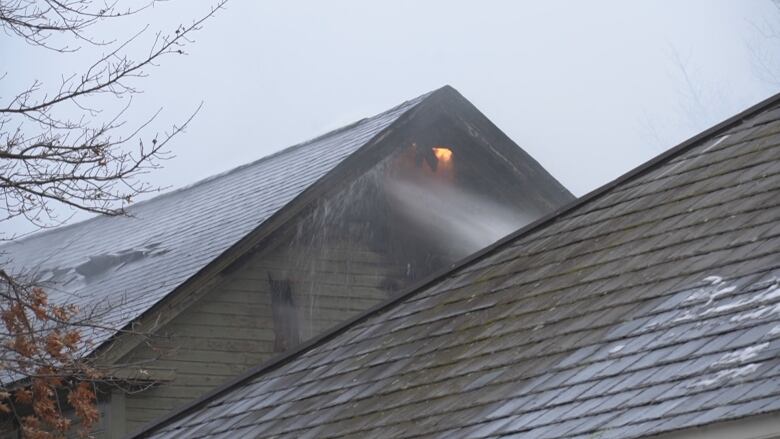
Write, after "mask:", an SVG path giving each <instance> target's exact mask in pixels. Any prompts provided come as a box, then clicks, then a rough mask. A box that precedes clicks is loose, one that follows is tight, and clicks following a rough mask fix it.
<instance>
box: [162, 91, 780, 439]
mask: <svg viewBox="0 0 780 439" xmlns="http://www.w3.org/2000/svg"><path fill="white" fill-rule="evenodd" d="M772 102H775V103H777V102H778V99H774V100H773V101H772ZM773 105H775V106H773V107H771V108H764V109H763V111H761V112H759V113H758V114H757V115H756V113H753V116H752V117H751V118H750V119H748V120H746V121H743V122H741V123H737V124H736V125H735V124H734V123H730V124H729V125H727V126H726V127H725V128H723V129H722V130H720V131H717V132H716V134H713V135H711V136H707V137H705V138H704V139H703V140H700V141H698V142H694V143H692V144H691V146H690V147H688V146H686V147H684V148H680V150H679V153H676V154H674V155H671V156H668V157H667V158H665V159H663V160H661V161H659V162H658V163H656V164H654V165H652V166H650V167H649V168H646V169H644V170H643V171H642V172H638V173H636V174H634V176H633V177H630V178H628V179H625V180H622V181H621V182H620V183H619V184H617V185H614V186H608V187H607V188H606V189H605V190H604V191H603V192H600V193H599V195H597V196H594V197H592V198H589V199H588V201H587V202H583V203H579V204H577V205H576V206H575V207H574V208H572V209H569V210H567V211H565V212H564V213H562V214H560V215H559V216H557V217H554V218H553V219H551V220H548V221H546V222H544V223H542V224H541V225H539V226H536V227H530V228H528V229H527V230H525V231H523V232H521V233H518V234H517V235H516V236H515V237H514V238H512V239H511V240H509V241H507V242H505V243H504V244H502V245H499V246H497V247H496V248H495V249H494V250H493V251H490V252H488V253H486V255H485V256H483V257H481V258H479V259H477V260H475V261H474V262H472V263H470V264H466V265H464V266H463V267H461V268H460V269H458V270H456V271H453V272H451V273H449V274H448V275H447V276H445V277H443V278H441V280H440V281H437V282H434V283H432V284H430V285H429V286H427V287H425V288H423V289H421V290H419V291H416V292H415V293H412V294H409V295H407V296H405V297H404V298H403V299H402V300H400V301H398V302H396V303H394V304H393V305H392V306H389V307H387V308H385V309H384V310H383V311H381V312H374V313H369V314H367V316H366V317H365V318H363V319H359V320H357V321H356V322H354V323H353V324H351V325H349V326H347V327H346V328H344V329H342V330H340V331H337V332H334V334H333V335H332V336H330V337H325V338H323V339H322V340H321V341H320V342H319V343H315V344H314V345H313V346H310V347H309V348H308V349H305V350H302V351H301V352H299V353H298V354H297V355H295V356H293V357H290V358H288V359H287V360H286V361H281V362H278V363H276V364H275V365H274V366H272V367H266V368H263V369H260V371H262V372H263V373H255V374H254V375H253V376H249V377H248V378H247V379H245V380H243V381H240V382H239V383H238V384H234V385H232V386H230V387H227V388H226V389H223V390H222V391H221V392H218V393H217V394H216V396H212V397H210V398H209V399H206V400H205V401H204V402H201V403H200V404H198V405H195V406H194V407H191V408H190V409H189V410H187V411H184V412H183V413H181V414H180V415H179V416H177V417H175V418H173V419H172V420H169V422H168V423H167V424H166V423H165V422H163V423H160V424H158V426H157V427H156V429H152V430H151V431H152V433H151V436H153V437H156V438H173V437H177V438H178V437H187V438H199V437H225V438H228V437H259V438H262V437H277V438H314V437H317V438H330V437H338V438H361V437H440V438H449V437H472V438H484V437H497V436H511V437H513V438H529V439H530V438H533V439H543V438H583V439H584V438H595V437H597V438H600V439H608V438H634V437H641V436H646V435H650V434H654V433H658V432H664V431H670V430H677V429H681V428H685V427H691V426H697V425H703V424H708V423H711V422H714V421H718V420H726V419H734V418H740V417H744V416H748V415H755V414H759V413H763V412H770V411H776V410H780V285H779V283H780V106H777V105H776V104H773Z"/></svg>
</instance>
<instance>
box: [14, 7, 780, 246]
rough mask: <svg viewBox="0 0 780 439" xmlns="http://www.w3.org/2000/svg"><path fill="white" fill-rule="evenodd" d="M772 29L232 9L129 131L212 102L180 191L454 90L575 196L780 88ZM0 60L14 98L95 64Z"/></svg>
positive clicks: (150, 87)
mask: <svg viewBox="0 0 780 439" xmlns="http://www.w3.org/2000/svg"><path fill="white" fill-rule="evenodd" d="M208 5H209V2H207V1H201V0H199V1H193V0H187V1H184V0H178V1H170V2H165V3H163V4H160V5H158V6H156V7H155V8H154V9H153V10H151V11H147V12H146V13H144V14H142V15H141V16H137V17H134V18H132V19H128V20H127V21H126V22H123V23H121V24H118V25H115V24H112V25H111V27H110V28H107V29H102V30H96V31H100V32H107V33H109V34H111V35H112V36H113V35H114V34H116V35H117V36H118V37H120V38H121V36H122V35H127V34H128V33H129V32H130V31H133V30H137V29H138V28H139V27H141V25H143V24H144V23H147V22H149V23H151V27H150V31H149V32H148V34H147V35H146V36H145V37H144V38H150V37H151V36H152V35H153V33H152V31H154V30H156V29H161V30H170V29H172V28H175V26H176V25H177V24H179V23H185V24H186V23H188V22H190V21H191V20H192V19H193V18H196V17H197V16H199V15H201V14H203V13H204V12H205V11H206V10H207V9H208ZM773 25H774V26H777V27H778V28H780V13H778V9H777V8H776V7H775V6H774V5H773V4H772V2H771V1H769V0H732V1H725V0H701V1H671V0H669V1H630V2H629V1H625V0H619V1H588V2H583V1H574V0H572V1H549V0H544V1H534V2H531V1H503V2H502V1H482V2H476V1H470V2H466V1H453V0H446V1H424V2H423V1H392V2H369V1H336V0H329V1H327V2H323V1H310V2H293V1H284V2H281V1H263V2H249V1H243V2H240V1H236V0H231V1H230V2H229V4H228V8H227V9H226V10H224V11H222V12H220V13H219V14H217V16H215V17H214V18H213V19H211V20H210V21H209V22H207V23H206V26H205V28H204V29H203V30H202V31H201V32H199V33H197V34H196V35H195V39H196V42H195V43H194V44H193V45H191V46H190V47H189V48H188V51H189V55H188V56H184V57H175V58H168V59H166V60H164V61H163V62H162V64H161V65H160V66H159V67H158V68H155V69H152V70H150V71H149V72H148V73H149V77H148V78H145V79H143V80H142V81H139V82H137V83H135V84H136V85H137V86H138V87H139V88H141V89H143V90H144V91H145V93H144V94H143V95H141V96H138V97H137V98H136V99H135V100H134V104H133V106H132V111H131V113H130V115H129V119H130V121H131V122H138V121H141V120H142V119H143V118H144V117H146V116H149V115H150V114H151V113H153V112H154V110H155V109H156V108H158V107H163V109H164V111H163V113H162V115H161V118H160V119H159V120H158V122H160V124H162V123H163V122H165V123H168V124H170V123H173V122H176V121H178V120H182V119H184V118H186V116H187V114H188V113H189V112H191V111H192V110H194V109H195V108H196V107H197V105H198V104H199V103H200V102H201V101H202V102H203V103H204V106H203V108H202V111H201V112H200V113H199V114H198V115H197V118H196V120H195V121H194V122H193V124H192V125H191V127H190V128H189V130H188V131H187V132H186V133H185V134H183V135H181V136H180V137H178V138H177V139H176V141H175V142H174V143H173V145H172V150H173V152H174V154H175V155H176V157H175V158H174V159H172V160H170V161H168V162H166V163H165V168H164V169H162V170H160V171H157V172H156V173H154V174H151V175H149V176H148V180H149V181H150V182H152V183H153V184H157V185H161V186H171V187H174V188H175V187H181V186H183V185H186V184H189V183H192V182H194V181H197V180H199V179H201V178H204V177H207V176H209V175H212V174H215V173H218V172H222V171H225V170H228V169H230V168H232V167H235V166H237V165H240V164H243V163H246V162H249V161H252V160H255V159H257V158H259V157H262V156H264V155H267V154H269V153H272V152H274V151H277V150H279V149H281V148H284V147H286V146H289V145H292V144H295V143H298V142H300V141H303V140H306V139H308V138H311V137H314V136H316V135H318V134H321V133H323V132H325V131H328V130H330V129H333V128H337V127H339V126H341V125H344V124H347V123H350V122H352V121H354V120H357V119H359V118H361V117H364V116H369V115H372V114H375V113H378V112H381V111H383V110H385V109H387V108H389V107H392V106H394V105H396V104H398V103H400V102H402V101H404V100H406V99H409V98H412V97H415V96H417V95H419V94H422V93H425V92H427V91H430V90H432V89H435V88H438V87H440V86H442V85H445V84H450V85H452V86H453V87H455V88H456V89H457V90H459V91H460V92H461V93H462V94H463V95H464V96H465V97H466V98H467V99H469V100H470V101H471V102H472V103H474V105H476V106H477V107H478V108H479V109H480V110H481V111H482V112H483V113H485V114H486V115H487V116H488V117H489V118H490V119H491V120H492V121H493V122H494V123H495V124H496V125H498V126H499V127H500V128H501V129H502V130H504V131H505V132H506V133H507V134H508V135H509V137H511V138H512V139H514V140H515V142H517V143H518V144H519V145H520V146H521V147H522V148H524V149H525V150H526V151H527V152H528V153H530V154H531V155H532V156H533V157H535V158H536V159H537V160H538V161H539V162H540V163H541V164H542V165H543V166H544V167H545V168H546V169H547V170H548V171H549V172H550V173H552V174H553V175H554V176H555V177H556V178H558V180H559V181H561V182H562V183H563V184H564V185H565V186H566V187H567V188H569V189H570V190H571V191H572V192H573V193H574V194H575V195H578V196H579V195H582V194H584V193H586V192H588V191H590V190H592V189H594V188H596V187H598V186H601V185H603V184H605V183H607V182H608V181H610V180H612V179H614V178H616V177H617V176H619V175H620V174H623V173H625V172H627V171H628V170H630V169H631V168H634V167H636V166H637V165H639V164H641V163H642V162H644V161H646V160H648V159H650V158H652V157H653V156H655V155H657V154H659V153H661V152H662V151H664V150H666V149H668V148H670V147H673V146H674V145H675V144H677V143H679V142H681V141H682V140H684V139H685V138H687V137H690V136H692V135H694V134H696V133H697V132H699V131H701V130H703V129H705V128H707V127H708V126H710V125H713V124H715V123H717V122H719V121H720V120H722V119H724V118H726V117H729V116H731V115H733V114H735V113H737V112H738V111H741V110H742V109H744V108H746V107H748V106H750V105H752V104H754V103H757V102H758V101H760V100H761V99H764V98H766V97H768V96H770V95H772V94H774V93H776V92H778V91H780V85H778V84H779V83H778V82H777V81H776V78H773V77H772V75H771V74H767V72H766V71H764V70H763V68H762V66H763V65H764V64H765V63H763V62H764V61H767V62H769V63H770V65H771V63H773V62H777V60H778V58H780V41H778V40H775V39H772V38H769V37H767V36H765V35H764V33H763V32H762V30H766V29H767V27H768V26H773ZM146 42H148V40H144V39H141V40H139V42H138V44H137V46H138V47H139V48H145V47H146ZM0 51H1V52H0V54H1V56H0V60H2V61H0V73H2V72H6V73H7V75H6V77H5V78H4V79H3V80H1V81H0V96H1V97H2V98H8V97H9V96H10V95H11V94H13V92H14V91H17V90H19V89H21V88H22V87H23V86H24V85H28V84H29V82H30V81H31V80H32V79H33V78H41V79H43V80H44V81H55V80H56V78H58V77H59V75H60V74H63V73H76V72H79V71H80V70H81V69H82V68H83V61H85V60H87V59H89V57H90V56H94V54H95V53H94V52H89V51H84V52H86V53H81V54H78V55H65V56H63V55H58V54H52V53H48V52H45V51H43V50H41V49H36V48H31V47H29V46H26V45H23V44H19V43H18V42H17V41H15V39H14V38H12V37H9V36H5V35H3V36H0ZM775 53H777V54H779V55H778V58H774V54H775ZM765 55H768V56H765ZM762 63H763V64H762ZM775 66H780V65H778V64H775ZM49 83H51V82H49ZM51 84H53V83H51ZM157 128H159V129H162V128H163V125H157ZM4 227H10V226H8V225H4ZM13 227H16V226H13ZM6 231H9V230H6Z"/></svg>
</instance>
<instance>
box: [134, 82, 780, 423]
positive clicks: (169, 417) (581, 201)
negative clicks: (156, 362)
mask: <svg viewBox="0 0 780 439" xmlns="http://www.w3.org/2000/svg"><path fill="white" fill-rule="evenodd" d="M444 88H447V87H446V86H445V87H444ZM777 103H780V93H778V94H775V95H773V96H771V97H769V98H767V99H764V100H762V101H761V102H759V103H757V104H755V105H753V106H751V107H749V108H747V109H745V110H743V111H742V112H740V113H738V114H736V115H734V116H732V117H729V118H728V119H725V120H724V121H722V122H720V123H718V124H716V125H714V126H712V127H710V128H708V129H706V130H704V131H702V132H700V133H699V134H696V135H694V136H693V137H690V138H689V139H687V140H685V141H683V142H682V143H680V144H678V145H677V146H674V147H672V148H670V149H668V150H666V151H665V152H663V153H661V154H659V155H657V156H655V157H654V158H652V159H650V160H648V161H646V162H644V163H643V164H641V165H639V166H637V167H635V168H633V169H631V170H629V171H628V172H626V173H624V174H623V175H621V176H619V177H617V178H615V179H614V180H612V181H610V182H608V183H606V184H604V185H602V186H600V187H598V188H596V189H594V190H592V191H591V192H589V193H587V194H585V195H583V196H582V197H580V198H577V199H575V200H574V201H572V202H571V203H568V204H567V205H565V206H563V207H562V208H560V209H558V210H556V211H554V212H552V213H550V214H548V215H545V216H543V217H542V218H540V219H538V220H536V221H534V222H532V223H530V224H528V225H526V226H524V227H522V228H520V229H519V230H517V231H515V232H514V233H511V234H509V235H507V236H505V237H504V238H502V239H500V240H498V241H496V242H495V243H493V244H491V245H490V246H488V247H486V248H484V249H482V250H479V251H477V252H475V253H473V254H471V255H469V256H466V257H465V258H463V259H461V260H460V261H458V262H456V263H454V264H452V265H451V266H450V267H449V268H446V269H444V270H442V271H440V272H438V273H433V274H432V275H430V276H428V277H426V278H424V279H422V280H421V281H420V282H418V283H416V284H414V285H412V286H410V287H409V288H406V289H405V290H403V291H401V292H400V293H399V294H397V295H396V296H395V297H392V298H390V299H388V300H386V301H385V302H383V303H380V304H379V305H377V306H375V307H373V308H371V309H369V310H367V311H365V312H363V313H360V314H358V315H357V316H355V317H353V318H351V319H349V320H347V321H345V322H343V323H341V324H339V325H337V326H336V327H334V328H332V329H331V330H329V331H327V332H325V333H323V334H321V335H319V336H317V337H315V338H313V339H311V340H309V341H308V342H306V343H303V344H301V345H300V346H298V347H297V348H295V349H293V350H291V351H289V352H285V353H282V354H280V355H277V356H276V357H272V358H271V359H269V360H267V361H265V362H262V363H261V364H259V365H257V366H255V367H253V368H251V369H249V370H247V371H246V372H244V373H242V374H241V375H239V376H237V377H235V378H233V379H231V380H229V381H227V382H226V383H224V384H222V385H220V386H218V387H217V388H215V389H212V390H211V391H209V392H207V393H205V394H204V395H202V396H201V397H199V398H197V399H195V400H193V401H190V402H189V403H188V404H186V405H184V406H182V407H180V408H178V409H175V410H173V411H171V412H169V413H167V414H166V415H163V416H162V417H160V418H158V419H155V420H153V421H151V422H149V423H147V424H145V425H143V426H142V427H141V428H139V429H137V430H136V431H134V432H132V433H130V435H129V436H127V437H131V438H132V437H143V436H145V435H146V434H148V433H149V432H151V431H152V430H153V429H155V428H158V427H161V426H164V425H167V424H168V423H170V422H171V421H173V420H174V419H175V418H177V417H180V416H182V415H185V414H186V413H189V412H190V411H192V410H194V409H196V408H198V407H200V406H202V405H203V404H205V403H207V402H208V401H210V400H211V399H213V398H215V397H217V396H219V395H221V394H223V393H225V392H227V391H229V390H231V389H233V388H234V387H235V386H237V385H239V384H241V383H244V382H246V381H248V380H250V379H252V378H254V377H256V376H258V375H261V374H263V373H267V372H270V371H272V370H275V369H277V368H279V367H281V366H283V365H285V364H287V363H289V362H291V361H293V360H294V359H295V358H297V357H298V356H299V355H301V354H303V353H305V352H307V351H309V350H311V349H313V348H315V347H317V346H319V345H321V344H323V343H326V342H328V341H330V340H331V339H333V338H335V337H336V336H338V335H340V334H342V333H344V332H345V331H347V330H348V329H350V328H351V327H353V326H355V325H357V324H359V323H361V322H362V321H364V320H366V319H368V318H370V317H373V316H374V315H378V314H380V313H382V312H385V311H387V310H389V309H391V308H392V307H393V306H395V305H397V304H399V303H401V302H403V301H405V300H407V299H409V298H411V297H413V296H414V295H416V294H418V293H419V292H420V291H422V290H424V289H425V288H427V287H428V286H430V285H431V284H433V283H434V282H437V281H439V280H442V279H444V278H446V277H447V276H448V275H449V274H450V273H452V272H454V271H456V270H460V269H463V268H465V267H467V266H469V265H471V264H473V263H475V262H477V261H479V260H480V259H481V258H482V257H484V256H486V255H488V254H490V253H492V252H495V251H497V250H499V249H501V248H503V247H504V246H505V245H507V244H508V243H511V242H513V241H515V240H517V239H518V238H520V237H522V236H524V235H527V234H529V233H531V232H534V231H537V230H539V229H541V228H544V227H546V226H548V225H549V224H552V223H553V222H555V221H556V220H557V219H559V218H560V217H562V216H563V215H565V214H566V213H568V212H571V211H573V210H575V209H577V208H580V207H582V206H584V205H586V204H588V203H590V202H592V201H593V200H595V199H597V198H599V197H601V196H602V195H605V194H606V193H608V192H609V191H610V190H611V189H613V188H615V187H616V186H618V185H620V184H622V183H625V182H626V181H630V180H632V179H635V178H638V177H640V176H641V175H643V174H645V173H646V172H649V171H651V170H653V169H655V168H656V167H657V166H658V165H660V164H662V163H664V162H666V161H667V160H670V159H672V158H674V157H676V156H678V155H680V154H682V153H684V152H686V151H688V150H689V149H691V148H693V147H695V146H697V145H699V143H700V142H701V141H703V140H705V139H708V138H710V137H713V136H715V135H717V134H718V133H720V132H722V131H725V130H727V129H729V128H731V127H733V126H735V125H737V124H739V123H740V122H742V121H743V120H744V119H747V118H749V117H751V116H753V115H755V114H756V113H760V112H761V111H764V110H766V109H767V108H769V107H771V106H772V105H775V104H777Z"/></svg>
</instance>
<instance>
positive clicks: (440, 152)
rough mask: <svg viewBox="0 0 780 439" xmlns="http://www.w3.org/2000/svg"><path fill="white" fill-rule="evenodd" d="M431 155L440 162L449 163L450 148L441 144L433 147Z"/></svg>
mask: <svg viewBox="0 0 780 439" xmlns="http://www.w3.org/2000/svg"><path fill="white" fill-rule="evenodd" d="M433 155H435V156H436V159H437V160H438V161H440V162H442V163H449V161H450V160H452V150H451V149H449V148H445V147H443V146H436V147H434V148H433Z"/></svg>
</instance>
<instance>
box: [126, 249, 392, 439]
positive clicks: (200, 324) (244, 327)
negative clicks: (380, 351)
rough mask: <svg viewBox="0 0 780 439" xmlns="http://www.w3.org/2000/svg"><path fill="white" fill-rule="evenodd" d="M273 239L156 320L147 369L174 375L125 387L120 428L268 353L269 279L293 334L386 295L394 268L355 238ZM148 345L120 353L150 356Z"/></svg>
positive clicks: (324, 325) (305, 334)
mask: <svg viewBox="0 0 780 439" xmlns="http://www.w3.org/2000/svg"><path fill="white" fill-rule="evenodd" d="M326 247H327V248H328V249H329V250H328V251H325V250H316V248H315V249H314V250H312V248H311V247H308V246H303V245H301V246H289V245H284V246H279V247H276V248H274V249H272V250H270V251H267V252H264V253H259V254H256V255H254V256H252V257H251V258H247V259H245V260H244V261H242V264H241V267H240V268H238V269H235V270H232V271H231V272H230V273H228V274H226V276H225V279H224V281H223V282H221V283H220V284H219V286H217V287H216V288H214V289H213V291H210V292H209V293H207V294H206V296H205V297H204V298H203V299H201V300H200V301H199V302H198V303H196V304H195V305H193V306H192V307H190V308H189V309H187V310H186V311H185V312H183V313H182V314H181V315H179V316H177V317H176V318H175V319H173V320H172V321H171V322H170V323H169V324H168V325H166V326H165V327H163V328H161V330H160V331H159V332H158V334H159V335H160V336H162V337H164V338H161V339H159V340H157V341H155V346H156V348H158V349H159V348H162V349H163V350H164V353H163V354H162V358H160V359H158V360H156V361H154V363H153V364H150V366H149V367H148V369H149V371H150V372H152V374H153V373H154V371H174V372H175V379H173V381H171V382H167V383H164V384H160V385H158V386H156V387H154V388H151V389H147V390H145V391H142V392H139V393H136V394H130V395H127V398H126V401H125V405H126V410H127V412H126V422H127V429H128V431H132V430H133V429H134V428H137V427H139V426H140V425H141V424H143V423H145V422H148V421H150V420H152V419H154V418H156V417H158V416H160V415H163V414H164V413H166V412H168V411H169V410H171V409H173V408H174V407H176V406H178V405H181V404H184V403H186V402H187V401H189V400H191V399H193V398H196V397H197V396H200V395H201V394H202V393H204V392H206V391H207V390H210V389H211V388H213V387H215V386H216V385H218V384H220V383H222V382H223V381H225V380H227V379H229V378H232V377H234V376H236V375H237V374H239V373H241V372H243V371H244V370H246V369H247V368H249V367H252V366H255V365H257V364H258V363H260V362H262V361H264V360H266V359H268V358H269V357H271V356H272V355H274V354H275V353H276V352H274V337H275V330H274V327H273V319H272V309H271V294H270V285H269V282H268V274H269V273H270V274H271V275H272V276H273V278H274V279H286V280H289V281H290V284H291V286H292V291H293V295H294V301H295V304H296V309H297V312H298V318H299V321H300V323H301V326H300V336H301V341H305V340H307V339H310V338H311V337H313V336H315V335H317V334H319V333H321V332H323V331H324V330H326V329H328V328H330V327H332V326H334V325H336V324H338V323H340V322H342V321H344V320H346V319H347V318H349V317H351V316H353V315H355V314H356V313H358V312H361V311H364V310H366V309H368V308H369V307H371V306H374V305H376V304H378V303H379V302H380V301H382V300H384V299H385V298H386V297H387V292H386V289H385V285H386V283H387V279H389V278H398V277H400V273H401V272H402V271H401V270H400V269H398V268H394V267H392V265H390V264H388V262H387V261H386V260H385V258H384V257H383V256H382V255H380V254H378V253H376V252H374V251H372V250H369V249H367V248H366V247H365V246H364V245H362V244H361V243H359V242H349V240H347V241H341V240H339V241H338V242H333V243H328V245H327V246H323V247H320V248H326ZM154 357H155V353H154V351H153V350H152V349H150V348H149V347H141V348H138V349H136V350H135V351H134V352H132V353H131V354H130V356H129V357H128V358H127V361H130V362H132V361H138V360H144V359H149V358H154Z"/></svg>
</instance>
